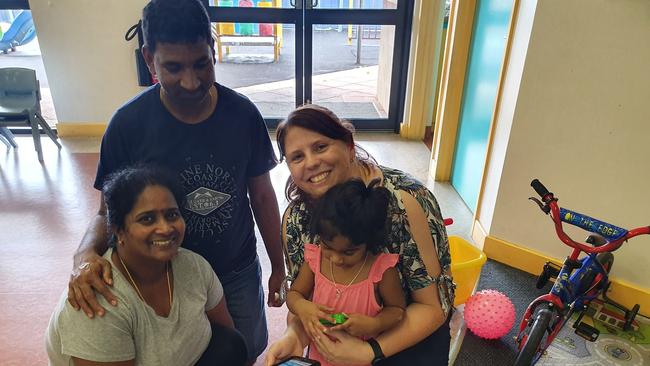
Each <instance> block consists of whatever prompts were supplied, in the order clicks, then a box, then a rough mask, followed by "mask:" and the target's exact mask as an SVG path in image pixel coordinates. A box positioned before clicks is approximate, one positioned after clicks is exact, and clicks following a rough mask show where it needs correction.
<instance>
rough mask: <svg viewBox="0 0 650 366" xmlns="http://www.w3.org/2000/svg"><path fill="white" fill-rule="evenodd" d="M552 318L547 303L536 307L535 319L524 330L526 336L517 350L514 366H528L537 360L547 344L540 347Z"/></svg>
mask: <svg viewBox="0 0 650 366" xmlns="http://www.w3.org/2000/svg"><path fill="white" fill-rule="evenodd" d="M552 318H553V311H552V310H551V309H550V308H549V305H548V304H542V305H540V306H538V307H537V309H536V311H535V320H534V321H533V325H531V326H530V328H528V329H527V330H526V333H527V336H526V339H525V340H522V341H523V342H524V344H523V345H522V347H521V348H520V350H519V355H517V360H516V361H515V366H530V365H534V364H535V363H536V362H537V360H539V358H540V357H541V356H542V353H544V350H545V349H546V346H547V345H545V346H544V347H542V340H543V339H544V336H546V335H548V333H550V332H551V329H550V323H551V319H552Z"/></svg>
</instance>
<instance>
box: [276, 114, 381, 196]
mask: <svg viewBox="0 0 650 366" xmlns="http://www.w3.org/2000/svg"><path fill="white" fill-rule="evenodd" d="M291 127H302V128H304V129H306V130H310V131H313V132H316V133H318V134H321V135H323V136H326V137H328V138H331V139H334V140H339V141H343V142H344V143H345V144H346V145H348V146H354V148H355V151H356V157H357V161H358V162H359V163H360V164H361V165H362V166H363V167H365V168H367V169H369V168H370V166H371V165H377V161H376V160H375V159H374V158H373V157H372V156H371V155H370V154H369V153H368V152H367V151H366V150H364V149H363V148H362V147H361V146H359V145H357V144H356V143H355V142H354V136H353V135H354V126H353V125H352V123H350V122H349V121H347V120H345V119H342V118H339V117H338V116H337V115H336V114H334V112H332V111H331V110H329V109H327V108H325V107H321V106H319V105H316V104H305V105H302V106H300V107H298V108H296V109H295V110H293V112H291V113H289V116H287V118H286V119H285V120H284V121H282V122H280V124H279V125H278V127H277V129H276V132H275V137H276V140H277V143H278V150H279V151H280V161H282V160H284V158H285V157H286V156H285V151H284V147H285V143H286V136H287V132H288V131H289V129H290V128H291ZM284 191H285V192H284V193H285V196H286V197H287V200H289V202H294V201H304V200H306V199H307V197H306V195H305V193H304V192H302V191H301V190H300V188H298V186H297V185H296V183H295V182H294V181H293V178H291V176H289V178H288V179H287V184H286V187H285V190H284Z"/></svg>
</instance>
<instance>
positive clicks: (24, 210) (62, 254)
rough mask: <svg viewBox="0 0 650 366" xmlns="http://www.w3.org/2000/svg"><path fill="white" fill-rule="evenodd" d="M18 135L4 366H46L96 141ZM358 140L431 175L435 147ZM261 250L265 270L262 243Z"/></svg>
mask: <svg viewBox="0 0 650 366" xmlns="http://www.w3.org/2000/svg"><path fill="white" fill-rule="evenodd" d="M17 140H18V144H19V148H18V149H6V150H4V148H3V146H4V145H0V212H1V215H0V350H1V352H0V365H42V364H46V357H45V351H44V346H43V332H44V330H45V327H46V326H47V322H48V319H49V316H50V314H51V311H52V309H53V307H54V304H55V302H56V301H57V299H58V298H59V296H60V295H61V293H62V291H64V289H65V287H66V283H67V280H68V276H69V272H70V269H71V265H72V254H73V252H74V251H75V249H76V247H77V245H78V243H79V241H80V240H81V237H82V235H83V232H84V231H85V228H86V226H87V224H88V222H89V220H90V218H91V217H92V216H93V215H94V213H95V212H96V209H97V207H98V202H99V194H98V192H96V191H95V190H94V189H93V188H92V182H93V179H94V174H95V169H96V164H97V158H98V155H97V151H98V146H99V139H64V140H63V141H62V144H63V149H62V150H60V151H59V150H57V149H56V147H55V146H54V144H52V142H51V141H49V140H48V139H46V138H44V139H42V142H43V150H44V156H45V162H44V163H43V164H39V162H38V159H37V157H36V153H35V151H34V148H33V143H32V140H31V138H30V137H24V136H20V137H18V139H17ZM358 141H359V143H360V144H361V145H362V146H363V147H364V148H366V149H367V150H368V151H369V152H370V153H371V154H372V155H373V156H375V158H376V159H377V160H378V161H379V162H380V163H382V164H385V165H388V166H392V167H398V168H400V169H402V170H404V171H407V172H409V173H411V174H413V175H414V176H415V177H416V178H418V179H420V180H422V181H428V179H427V177H428V173H427V169H428V164H429V159H430V153H429V150H428V149H427V148H426V147H425V145H424V144H423V143H422V142H418V141H406V140H402V139H400V138H399V137H398V136H397V135H394V134H387V133H372V134H367V133H364V134H360V135H359V136H358ZM271 176H272V180H273V184H274V186H275V187H276V193H277V196H278V200H279V202H280V205H281V209H283V208H284V207H285V206H286V201H285V199H284V196H283V192H282V190H283V187H284V182H285V180H286V178H287V176H288V170H287V169H286V166H285V165H284V164H283V165H281V166H279V167H278V168H276V169H274V170H273V171H272V172H271ZM428 184H429V187H431V186H433V188H434V192H435V194H436V196H437V197H438V199H439V201H440V204H441V206H442V210H443V214H444V215H445V216H447V217H449V216H451V217H453V218H454V219H455V224H454V225H453V226H452V227H450V228H449V232H450V234H456V235H462V236H464V237H466V238H467V237H468V236H469V228H470V222H471V218H472V215H471V213H470V212H469V210H468V209H467V208H466V207H465V205H464V204H463V203H462V201H461V200H460V198H459V197H458V195H457V194H456V193H455V191H454V190H453V188H451V187H450V186H449V185H447V184H435V185H433V184H432V183H431V182H430V181H428ZM258 249H259V253H260V257H261V258H262V265H263V268H264V269H265V273H266V274H267V275H268V273H269V271H268V269H269V268H270V266H269V261H268V258H267V257H266V255H265V251H264V249H263V246H262V244H260V247H259V248H258ZM267 316H268V324H269V331H270V337H271V340H274V339H277V337H279V336H280V334H281V333H282V331H283V330H284V326H285V319H284V318H285V316H286V308H280V309H268V310H267ZM261 361H262V358H260V361H258V364H260V365H261V364H262V363H261Z"/></svg>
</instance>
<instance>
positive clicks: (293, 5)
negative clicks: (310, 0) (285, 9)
mask: <svg viewBox="0 0 650 366" xmlns="http://www.w3.org/2000/svg"><path fill="white" fill-rule="evenodd" d="M289 5H291V6H292V7H294V8H295V7H296V2H295V1H294V0H289Z"/></svg>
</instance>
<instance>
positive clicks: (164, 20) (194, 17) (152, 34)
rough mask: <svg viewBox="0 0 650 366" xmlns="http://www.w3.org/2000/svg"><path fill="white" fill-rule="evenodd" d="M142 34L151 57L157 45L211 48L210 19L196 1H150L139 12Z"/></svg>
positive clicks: (200, 4) (197, 0)
mask: <svg viewBox="0 0 650 366" xmlns="http://www.w3.org/2000/svg"><path fill="white" fill-rule="evenodd" d="M142 31H143V33H144V43H145V45H146V46H147V48H148V49H149V51H151V53H152V54H153V53H154V52H155V50H156V45H157V44H158V42H164V43H174V44H179V43H197V42H207V43H208V44H209V45H210V47H212V30H211V28H210V18H209V17H208V12H207V11H206V10H205V7H204V6H203V4H202V3H201V2H200V1H199V0H151V2H149V3H148V4H147V5H146V6H145V7H144V9H142Z"/></svg>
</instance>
